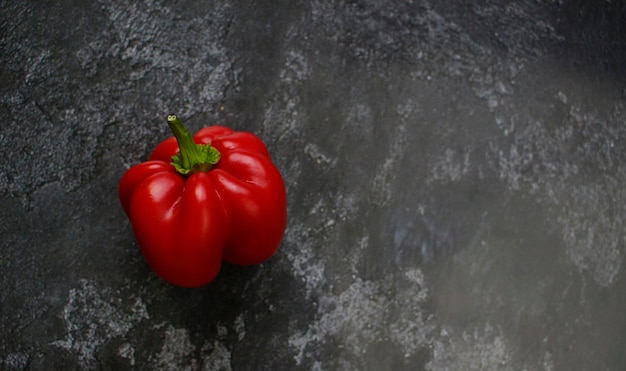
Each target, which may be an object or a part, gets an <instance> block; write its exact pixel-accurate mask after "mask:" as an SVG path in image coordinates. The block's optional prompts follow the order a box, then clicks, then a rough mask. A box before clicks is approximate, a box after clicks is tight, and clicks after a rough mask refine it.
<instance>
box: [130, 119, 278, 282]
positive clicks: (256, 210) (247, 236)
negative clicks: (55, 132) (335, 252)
mask: <svg viewBox="0 0 626 371" xmlns="http://www.w3.org/2000/svg"><path fill="white" fill-rule="evenodd" d="M168 125H169V126H170V128H171V129H172V132H173V133H174V136H173V137H171V138H168V139H166V140H165V141H163V142H161V143H160V144H159V145H158V146H157V147H156V148H155V149H154V151H153V152H152V154H151V155H150V157H149V159H148V161H146V162H143V163H140V164H137V165H135V166H133V167H131V168H130V169H129V170H128V171H127V172H126V173H125V174H124V175H123V177H122V179H121V180H120V184H119V190H118V191H119V199H120V202H121V204H122V208H123V209H124V212H125V213H126V215H127V216H128V218H129V219H130V222H131V225H132V228H133V232H134V234H135V238H136V239H137V242H138V243H139V246H140V248H141V251H142V253H143V256H144V257H145V259H146V261H147V262H148V264H149V265H150V267H151V268H152V269H153V270H154V271H155V272H156V273H157V274H158V275H159V276H160V277H161V278H163V279H164V280H166V281H168V282H170V283H172V284H174V285H178V286H183V287H198V286H203V285H205V284H207V283H209V282H211V281H212V280H213V279H214V278H215V277H216V276H217V274H218V273H219V271H220V268H221V265H222V260H226V261H228V262H230V263H233V264H238V265H252V264H259V263H262V262H264V261H265V260H267V259H269V258H270V257H271V256H272V255H274V253H275V252H276V251H277V250H278V248H279V246H280V243H281V241H282V238H283V235H284V232H285V228H286V224H287V195H286V190H285V184H284V182H283V178H282V176H281V174H280V172H279V171H278V169H277V168H276V166H275V165H274V164H273V163H272V160H271V158H270V154H269V152H268V150H267V147H266V146H265V144H264V143H263V142H262V141H261V139H260V138H259V137H257V136H256V135H254V134H252V133H248V132H242V131H234V130H232V129H230V128H228V127H225V126H209V127H205V128H204V129H201V130H200V131H198V132H197V133H196V134H195V135H194V136H192V135H191V133H190V132H189V130H187V128H186V127H185V126H184V124H183V123H182V121H180V120H179V119H178V118H177V117H176V116H174V115H171V116H169V117H168Z"/></svg>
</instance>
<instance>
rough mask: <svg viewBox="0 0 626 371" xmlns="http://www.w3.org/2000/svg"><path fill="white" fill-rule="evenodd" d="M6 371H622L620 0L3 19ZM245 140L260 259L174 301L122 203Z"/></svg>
mask: <svg viewBox="0 0 626 371" xmlns="http://www.w3.org/2000/svg"><path fill="white" fill-rule="evenodd" d="M0 11H1V13H0V35H1V38H2V39H1V44H0V45H1V50H2V54H1V55H0V64H1V71H2V73H1V75H0V113H1V114H2V117H3V120H2V123H1V124H0V163H1V165H0V166H1V167H0V241H1V243H2V246H1V250H0V264H1V265H0V296H1V299H2V300H1V304H0V305H1V306H0V316H1V317H0V369H8V370H16V369H24V368H25V369H52V368H56V369H113V368H114V369H132V368H135V369H146V370H148V369H188V370H322V369H324V370H339V369H341V370H403V369H406V370H416V369H417V370H421V369H424V370H522V369H527V370H592V369H593V370H623V369H624V365H625V364H626V352H624V350H625V349H626V275H625V273H624V269H623V268H622V263H623V262H624V254H625V245H626V240H625V235H624V224H625V220H624V219H625V217H626V213H625V211H626V210H625V205H626V203H625V201H626V193H625V189H624V180H625V177H626V150H625V144H626V126H625V123H626V107H625V102H626V67H625V66H626V36H625V35H626V26H625V24H626V10H625V6H624V5H623V3H622V2H620V1H596V2H592V1H576V0H569V1H568V0H545V1H531V0H517V1H500V2H499V1H485V0H483V1H462V0H457V1H435V0H431V1H406V2H393V3H391V2H387V1H344V2H341V1H340V2H325V1H311V2H309V1H305V2H297V1H282V2H273V3H272V4H271V5H268V3H263V2H258V3H257V2H253V1H236V2H235V1H210V2H193V1H175V2H165V1H164V2H158V1H139V2H131V1H107V0H101V1H94V2H86V1H69V0H65V1H58V2H51V1H45V2H44V1H4V2H2V3H1V4H0ZM170 113H175V114H177V115H178V116H180V117H181V118H183V119H184V120H185V121H186V122H187V124H188V126H190V128H191V129H192V130H193V131H195V130H197V129H199V128H201V127H203V126H205V125H209V124H213V123H216V122H219V123H223V124H227V125H229V126H231V127H233V128H235V129H239V130H247V131H251V132H254V133H256V134H258V135H259V136H260V137H261V138H262V139H263V140H264V141H265V142H266V143H267V145H268V147H269V149H270V151H271V153H272V156H273V158H274V160H275V163H276V164H277V166H278V167H279V169H280V170H281V172H282V173H283V176H284V178H285V182H286V185H287V191H288V195H289V225H288V229H287V231H286V235H285V238H284V242H283V245H282V247H281V249H280V250H279V252H278V253H277V255H276V256H275V257H274V258H272V259H271V260H270V261H268V262H266V263H264V264H262V265H260V266H257V267H248V268H240V267H235V266H230V265H226V266H224V268H223V270H222V272H221V274H220V276H219V277H218V278H217V280H216V281H214V282H213V283H211V284H210V285H208V286H206V287H203V288H200V289H194V290H187V289H180V288H176V287H172V286H170V285H168V284H167V283H165V282H163V281H161V280H160V279H159V278H157V277H156V276H155V275H154V274H153V273H152V272H151V271H150V269H149V268H148V267H147V265H146V264H145V263H144V261H143V258H142V257H141V254H140V252H139V249H138V247H137V245H136V243H135V241H134V238H133V235H132V231H131V229H130V225H129V222H128V221H127V220H126V217H125V216H124V214H123V212H122V210H121V208H120V206H119V202H118V200H117V193H116V192H117V183H118V181H119V179H120V177H121V175H122V174H123V173H124V171H125V170H126V169H127V168H128V167H129V166H130V165H132V164H135V163H137V162H140V161H143V160H145V159H146V156H147V155H148V153H149V152H150V151H151V150H152V148H153V147H154V146H155V145H156V144H157V143H158V142H159V141H161V140H163V139H164V138H166V137H167V136H168V135H169V133H168V130H169V129H168V127H167V125H166V123H165V118H166V115H167V114H170Z"/></svg>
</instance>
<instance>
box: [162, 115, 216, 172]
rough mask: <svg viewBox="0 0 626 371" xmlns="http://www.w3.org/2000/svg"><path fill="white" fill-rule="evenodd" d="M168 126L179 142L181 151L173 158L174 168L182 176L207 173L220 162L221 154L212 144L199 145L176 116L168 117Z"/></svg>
mask: <svg viewBox="0 0 626 371" xmlns="http://www.w3.org/2000/svg"><path fill="white" fill-rule="evenodd" d="M167 124H168V125H169V127H170V129H172V133H174V136H175V137H176V141H177V142H178V148H180V151H179V152H178V153H177V154H175V155H174V156H172V162H171V163H170V164H171V165H172V166H174V167H175V168H176V170H177V171H178V172H179V173H181V174H184V175H186V174H191V173H195V172H199V171H202V172H207V171H209V170H211V168H212V167H213V165H215V164H217V162H218V161H219V160H220V157H221V155H220V153H219V151H218V150H217V149H215V147H212V146H211V145H210V144H197V143H196V142H194V140H193V136H191V133H190V132H189V129H187V127H186V126H185V124H184V123H183V122H182V121H181V120H180V119H179V118H178V117H176V115H169V116H167Z"/></svg>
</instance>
